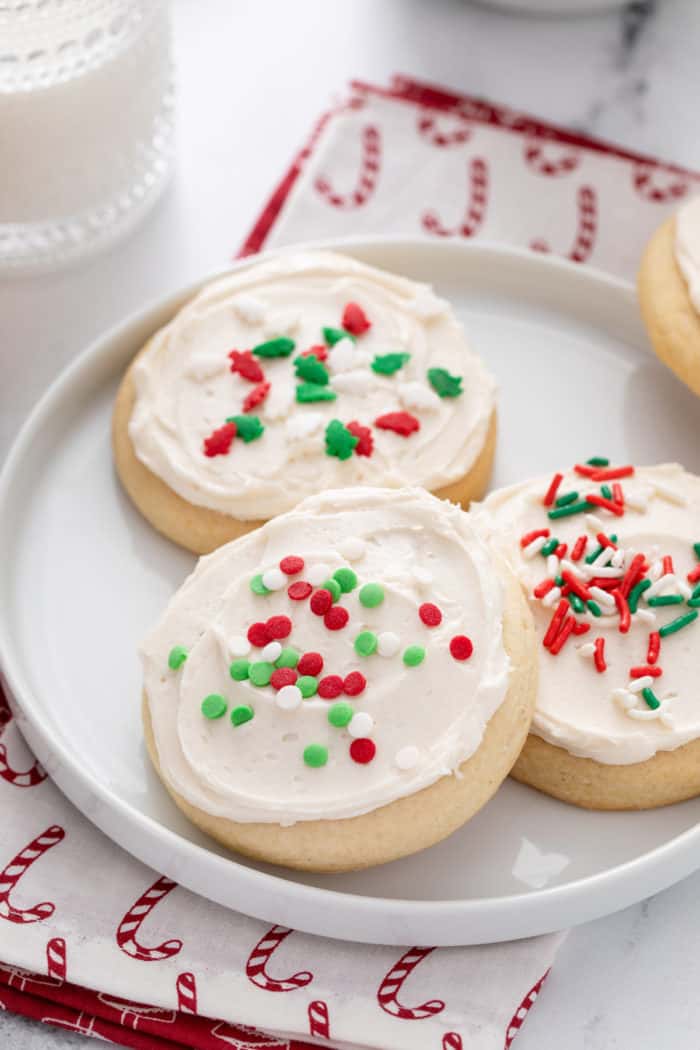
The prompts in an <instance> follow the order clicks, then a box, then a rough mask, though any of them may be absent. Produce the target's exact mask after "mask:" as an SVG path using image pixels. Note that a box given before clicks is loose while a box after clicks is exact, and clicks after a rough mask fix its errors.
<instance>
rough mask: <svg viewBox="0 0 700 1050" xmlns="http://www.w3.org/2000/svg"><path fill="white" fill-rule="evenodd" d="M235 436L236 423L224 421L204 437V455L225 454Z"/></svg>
mask: <svg viewBox="0 0 700 1050" xmlns="http://www.w3.org/2000/svg"><path fill="white" fill-rule="evenodd" d="M235 436H236V424H235V423H224V425H223V426H222V427H219V429H218V430H214V431H213V432H212V433H211V434H210V435H209V437H206V438H205V439H204V455H205V456H209V457H210V458H211V457H212V456H225V455H226V453H227V452H228V451H229V450H230V448H231V444H232V442H233V439H234V438H235Z"/></svg>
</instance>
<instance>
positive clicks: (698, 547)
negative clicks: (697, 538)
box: [693, 543, 700, 558]
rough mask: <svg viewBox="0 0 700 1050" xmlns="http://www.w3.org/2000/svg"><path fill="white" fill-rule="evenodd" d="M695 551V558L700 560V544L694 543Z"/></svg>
mask: <svg viewBox="0 0 700 1050" xmlns="http://www.w3.org/2000/svg"><path fill="white" fill-rule="evenodd" d="M693 550H694V551H695V557H696V558H700V543H694V544H693Z"/></svg>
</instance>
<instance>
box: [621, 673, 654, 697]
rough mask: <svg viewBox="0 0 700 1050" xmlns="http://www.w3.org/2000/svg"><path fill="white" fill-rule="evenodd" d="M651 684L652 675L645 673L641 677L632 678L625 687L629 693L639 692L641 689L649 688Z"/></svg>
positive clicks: (652, 682) (652, 680)
mask: <svg viewBox="0 0 700 1050" xmlns="http://www.w3.org/2000/svg"><path fill="white" fill-rule="evenodd" d="M653 684H654V679H653V677H652V676H651V675H650V674H645V675H642V677H641V678H634V679H633V680H632V681H631V682H630V683H629V685H628V686H627V688H628V689H629V691H630V693H641V691H642V689H651V688H652V686H653Z"/></svg>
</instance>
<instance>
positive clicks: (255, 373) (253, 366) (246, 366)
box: [228, 350, 265, 383]
mask: <svg viewBox="0 0 700 1050" xmlns="http://www.w3.org/2000/svg"><path fill="white" fill-rule="evenodd" d="M228 356H229V357H230V358H231V371H232V372H238V374H239V376H241V377H242V378H243V379H247V380H248V381H249V382H251V383H262V381H263V380H264V378H265V373H264V372H263V370H262V368H261V367H260V365H259V363H258V362H257V361H256V360H255V358H254V357H253V352H252V350H232V351H231V353H230V354H229V355H228Z"/></svg>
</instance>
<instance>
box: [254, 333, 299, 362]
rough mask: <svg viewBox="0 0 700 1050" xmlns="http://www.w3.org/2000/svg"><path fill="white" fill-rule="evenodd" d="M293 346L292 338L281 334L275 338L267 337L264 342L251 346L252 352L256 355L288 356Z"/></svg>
mask: <svg viewBox="0 0 700 1050" xmlns="http://www.w3.org/2000/svg"><path fill="white" fill-rule="evenodd" d="M295 346H296V343H295V342H294V340H293V339H288V338H287V336H286V335H281V336H279V337H278V338H277V339H268V340H267V342H266V343H258V345H257V346H254V347H253V353H254V354H255V355H256V356H257V357H289V355H290V354H291V352H292V350H293V349H294V347H295Z"/></svg>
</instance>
